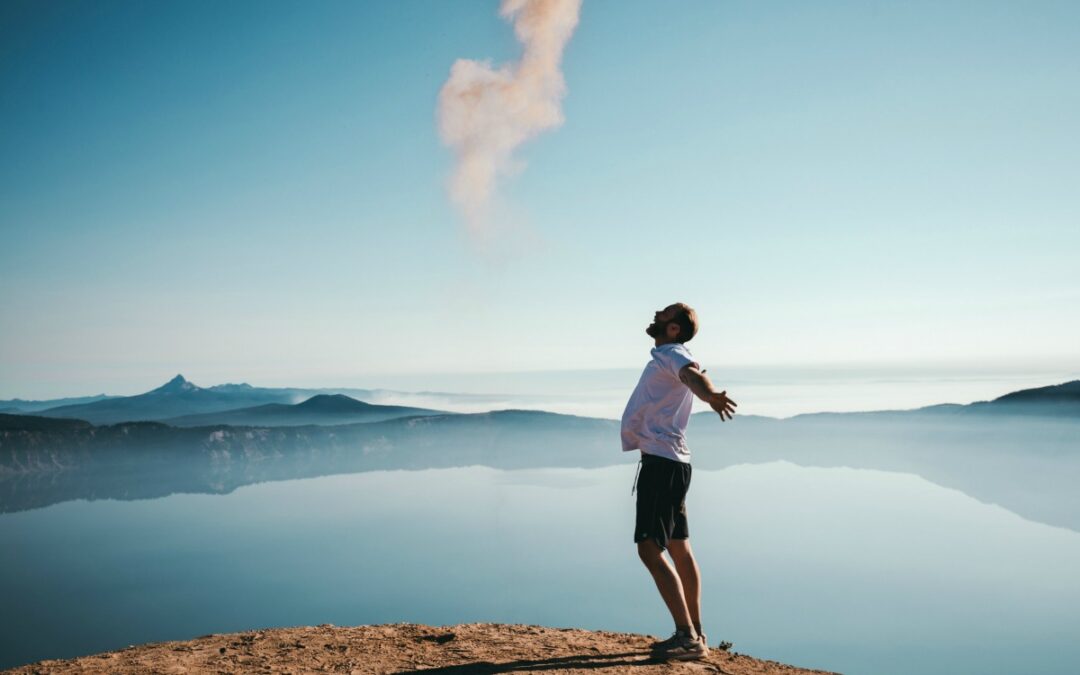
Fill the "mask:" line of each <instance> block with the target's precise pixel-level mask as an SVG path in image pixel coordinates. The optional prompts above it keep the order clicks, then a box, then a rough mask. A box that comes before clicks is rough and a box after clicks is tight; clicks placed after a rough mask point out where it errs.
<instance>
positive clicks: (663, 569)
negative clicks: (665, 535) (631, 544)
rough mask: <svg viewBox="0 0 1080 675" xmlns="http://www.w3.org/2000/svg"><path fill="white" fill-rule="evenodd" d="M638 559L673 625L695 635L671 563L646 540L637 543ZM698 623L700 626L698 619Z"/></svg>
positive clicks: (679, 583) (677, 577) (692, 623)
mask: <svg viewBox="0 0 1080 675" xmlns="http://www.w3.org/2000/svg"><path fill="white" fill-rule="evenodd" d="M670 541H673V540H669V544H670ZM638 557H640V558H641V562H643V563H645V567H646V568H648V570H649V573H650V574H652V578H653V581H655V582H656V588H657V589H658V590H659V591H660V597H662V598H663V599H664V604H666V605H667V608H668V611H669V612H671V618H672V619H674V620H675V625H676V626H677V627H678V626H682V627H685V628H687V629H688V630H689V631H690V632H691V633H693V634H696V631H695V630H694V628H693V626H694V622H693V618H692V617H691V616H690V611H689V610H688V609H687V608H686V598H684V597H683V587H682V583H681V582H680V581H679V575H677V574H676V573H675V570H673V569H672V568H671V563H669V562H668V561H667V559H666V558H664V551H663V549H661V548H660V546H659V545H658V544H657V543H656V542H655V541H653V540H652V539H646V540H645V541H640V542H638ZM698 623H699V624H700V619H699V620H698Z"/></svg>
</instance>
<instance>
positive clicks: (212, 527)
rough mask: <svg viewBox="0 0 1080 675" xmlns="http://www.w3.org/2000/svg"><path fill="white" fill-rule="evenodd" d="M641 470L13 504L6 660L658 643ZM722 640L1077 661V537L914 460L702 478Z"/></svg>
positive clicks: (975, 660)
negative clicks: (388, 625) (339, 639)
mask: <svg viewBox="0 0 1080 675" xmlns="http://www.w3.org/2000/svg"><path fill="white" fill-rule="evenodd" d="M633 470H634V466H633V464H626V465H620V466H616V467H607V468H599V469H528V470H516V471H503V470H497V469H491V468H487V467H468V468H453V469H428V470H422V471H379V472H367V473H359V474H351V475H339V476H329V477H323V478H314V479H305V480H296V481H287V482H274V483H264V484H258V485H251V486H247V487H243V488H240V489H238V490H236V491H235V492H234V493H232V494H229V495H226V496H217V495H188V494H181V495H173V496H170V497H167V498H163V499H156V500H149V501H136V502H122V501H112V500H102V501H95V502H86V501H76V502H67V503H64V504H58V505H54V506H51V507H48V508H44V509H38V510H34V511H27V512H21V513H14V514H6V515H3V516H0V538H2V541H4V542H5V544H6V545H5V547H4V548H3V552H2V553H0V573H2V575H0V579H2V581H0V593H2V595H3V597H4V598H6V599H7V600H8V602H6V603H5V610H4V611H3V612H2V614H0V654H3V663H0V666H10V665H15V664H18V663H25V662H28V661H32V660H36V659H41V658H57V657H66V656H73V655H78V654H84V653H90V652H94V651H100V650H105V649H114V648H118V647H123V646H125V645H127V644H131V643H138V642H147V641H159V640H167V639H185V638H190V637H195V636H197V635H202V634H205V633H209V632H222V631H236V630H246V629H251V628H257V627H266V626H284V625H300V624H318V623H325V622H330V623H335V624H339V625H346V624H359V623H383V622H390V621H414V622H422V623H428V624H450V623H460V622H469V621H501V622H521V623H539V624H546V625H554V626H578V627H583V628H593V629H606V630H626V631H635V632H647V633H653V634H666V633H667V632H668V631H669V626H668V619H666V618H665V617H666V612H665V610H664V608H663V605H662V603H661V601H660V599H659V596H658V595H657V594H656V591H655V589H654V588H653V587H652V585H651V580H650V579H649V577H648V574H647V572H646V571H645V570H644V568H643V567H642V566H641V564H640V562H639V561H638V560H637V558H636V555H635V552H634V548H633V544H632V534H633V533H632V528H633V524H632V523H633V498H632V497H631V496H630V485H631V483H632V482H633ZM688 508H689V511H690V514H691V515H690V522H691V541H692V542H693V543H694V546H695V550H696V552H697V554H698V558H699V562H700V564H701V566H702V572H703V584H704V589H703V606H704V612H705V617H704V619H705V625H706V626H707V628H706V630H707V631H708V632H709V634H710V636H712V638H713V640H714V641H718V640H721V639H727V640H732V641H734V642H735V643H736V645H737V649H738V650H740V651H745V652H747V653H753V654H755V655H758V656H761V657H766V658H773V659H778V660H783V661H787V662H791V663H796V664H799V665H804V666H816V667H821V668H829V669H833V670H840V671H844V672H873V673H910V672H925V673H955V672H980V673H997V672H1000V673H1012V672H1043V673H1054V672H1061V673H1065V672H1073V670H1074V668H1073V667H1072V664H1075V662H1076V659H1077V658H1078V657H1080V647H1077V643H1076V641H1075V640H1074V637H1075V635H1074V633H1075V627H1076V626H1078V625H1080V609H1078V608H1080V578H1078V575H1077V574H1076V573H1075V570H1076V569H1080V535H1078V534H1077V533H1075V532H1073V531H1070V530H1066V529H1062V528H1056V527H1051V526H1048V525H1042V524H1038V523H1034V522H1031V521H1027V520H1024V519H1022V518H1020V517H1019V516H1017V515H1015V514H1013V513H1010V512H1009V511H1007V510H1005V509H1003V508H1001V507H997V506H992V505H986V504H982V503H980V502H978V501H975V500H973V499H971V498H969V497H967V496H965V495H964V494H963V493H960V492H958V491H955V490H949V489H944V488H941V487H939V486H937V485H934V484H932V483H929V482H927V481H925V480H923V479H922V478H919V477H917V476H914V475H910V474H897V473H887V472H882V471H871V470H856V469H826V468H805V467H798V466H795V465H793V464H789V463H786V462H772V463H767V464H757V465H739V466H732V467H729V468H727V469H724V470H719V471H708V470H698V471H695V473H694V478H693V484H692V486H691V490H690V496H689V499H688Z"/></svg>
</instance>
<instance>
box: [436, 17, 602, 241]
mask: <svg viewBox="0 0 1080 675" xmlns="http://www.w3.org/2000/svg"><path fill="white" fill-rule="evenodd" d="M580 9H581V0H503V3H502V5H501V7H500V9H499V14H500V15H501V16H502V17H503V18H505V19H507V20H509V21H512V22H513V24H514V33H515V35H516V36H517V39H518V41H519V42H520V43H521V45H522V48H523V51H522V55H521V59H520V60H518V61H517V62H514V63H508V64H504V65H502V66H499V67H498V68H495V67H493V66H492V65H491V62H490V61H473V60H470V59H458V60H457V61H455V62H454V65H453V66H452V67H451V68H450V78H449V79H448V80H447V81H446V84H444V85H443V87H442V90H441V91H440V92H439V103H438V123H439V133H440V135H441V137H442V140H443V142H444V143H446V145H448V146H449V147H451V148H453V150H454V151H455V152H456V153H457V164H456V166H455V167H454V172H453V175H452V176H451V178H450V184H449V192H450V198H451V199H452V200H453V201H454V203H455V204H456V205H457V206H458V207H459V208H460V209H461V211H462V214H463V215H464V217H465V221H466V223H467V224H468V227H469V232H470V234H471V235H473V237H474V238H479V239H484V238H486V237H488V236H490V234H491V230H492V227H493V224H492V222H491V219H490V207H491V203H492V198H493V197H494V194H495V191H496V187H497V183H498V180H499V178H500V177H502V176H505V175H508V174H510V173H514V172H517V171H520V170H521V168H523V167H522V165H521V164H520V163H518V162H515V161H514V157H513V155H514V151H515V150H516V149H517V147H518V146H520V145H521V144H522V143H524V142H525V141H527V140H529V139H530V138H533V137H534V136H536V135H537V134H540V133H541V132H543V131H546V130H548V129H553V128H555V127H558V126H559V125H561V124H562V122H563V114H562V106H561V103H562V99H563V96H564V95H565V94H566V84H565V82H564V80H563V75H562V71H561V70H560V62H561V60H562V54H563V49H564V48H565V47H566V43H567V41H568V40H569V39H570V36H571V35H572V34H573V32H574V29H575V27H576V26H577V23H578V15H579V12H580Z"/></svg>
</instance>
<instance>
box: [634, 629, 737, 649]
mask: <svg viewBox="0 0 1080 675" xmlns="http://www.w3.org/2000/svg"><path fill="white" fill-rule="evenodd" d="M698 635H700V636H701V644H703V645H705V648H706V649H708V647H709V638H708V637H706V636H705V633H698ZM678 636H679V631H675V632H674V633H673V634H672V635H671V637H669V638H668V639H666V640H657V641H656V642H653V643H652V644H651V645H649V648H650V649H666V648H667V647H668V646H669V645H672V644H675V639H676V638H677V637H678ZM726 644H728V646H730V645H731V643H730V642H728V643H726Z"/></svg>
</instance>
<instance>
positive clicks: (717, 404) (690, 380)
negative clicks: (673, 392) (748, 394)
mask: <svg viewBox="0 0 1080 675" xmlns="http://www.w3.org/2000/svg"><path fill="white" fill-rule="evenodd" d="M679 379H680V380H682V383H683V384H685V385H686V386H687V387H689V388H690V391H692V392H694V395H695V396H697V397H698V398H700V399H701V400H702V401H705V402H706V403H708V404H709V406H710V407H711V408H712V409H713V410H715V411H716V412H717V414H719V415H720V420H721V421H723V420H724V416H725V415H726V416H727V419H731V417H732V416H733V415H734V414H735V407H736V406H737V405H738V404H737V403H735V401H732V400H731V399H730V398H728V397H727V390H724V391H716V390H715V389H714V388H713V384H712V382H711V381H710V380H709V378H708V377H707V376H706V375H705V373H703V372H702V371H700V370H698V368H697V365H696V364H693V363H692V364H690V365H688V366H683V368H682V370H680V371H679Z"/></svg>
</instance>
